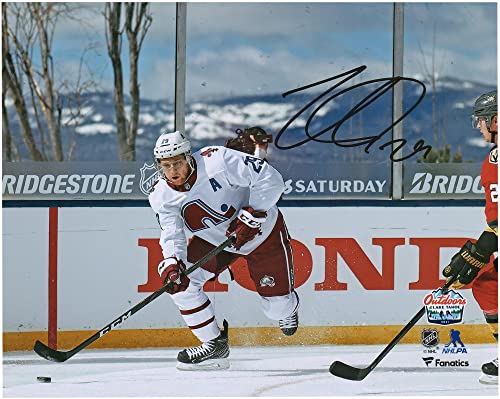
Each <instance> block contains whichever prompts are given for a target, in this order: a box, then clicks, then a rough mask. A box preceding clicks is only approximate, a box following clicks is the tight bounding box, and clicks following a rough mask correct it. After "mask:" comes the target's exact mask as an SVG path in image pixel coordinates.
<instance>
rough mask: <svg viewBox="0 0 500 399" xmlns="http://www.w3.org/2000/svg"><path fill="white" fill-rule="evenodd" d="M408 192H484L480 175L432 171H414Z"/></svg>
mask: <svg viewBox="0 0 500 399" xmlns="http://www.w3.org/2000/svg"><path fill="white" fill-rule="evenodd" d="M411 185H412V188H411V190H410V194H437V193H439V194H467V193H470V192H473V193H475V194H481V193H484V189H483V187H482V186H481V176H477V177H475V178H474V177H472V176H468V175H461V176H457V175H452V176H444V175H433V174H432V173H421V172H419V173H415V176H413V181H412V183H411Z"/></svg>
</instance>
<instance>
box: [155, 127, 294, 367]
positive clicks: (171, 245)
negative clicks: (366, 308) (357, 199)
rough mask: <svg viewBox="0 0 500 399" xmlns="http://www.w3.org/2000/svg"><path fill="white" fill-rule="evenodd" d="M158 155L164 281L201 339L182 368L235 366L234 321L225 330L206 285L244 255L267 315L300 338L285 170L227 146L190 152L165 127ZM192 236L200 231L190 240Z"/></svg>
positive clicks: (182, 357) (181, 358)
mask: <svg viewBox="0 0 500 399" xmlns="http://www.w3.org/2000/svg"><path fill="white" fill-rule="evenodd" d="M154 157H155V160H156V163H157V166H158V168H159V171H160V176H161V178H160V179H159V180H158V182H157V183H156V184H155V186H154V187H153V189H152V191H151V193H150V195H149V202H150V205H151V207H152V209H153V210H154V212H155V213H156V217H157V219H158V222H159V224H160V228H161V236H160V245H161V247H162V251H163V256H164V258H165V259H164V260H163V261H162V262H161V263H160V264H159V265H158V273H159V274H160V276H161V278H162V280H163V281H164V282H166V281H167V280H169V281H173V282H174V284H173V286H172V288H171V289H170V290H169V291H167V292H168V293H169V294H170V295H171V297H172V299H173V301H174V302H175V304H176V305H177V306H178V307H179V310H180V313H181V315H182V317H183V318H184V321H185V322H186V324H187V325H188V327H189V328H190V329H191V331H192V332H193V334H194V335H195V336H196V337H197V338H198V339H199V340H200V341H201V342H202V344H201V345H200V346H197V347H193V348H187V349H184V350H183V351H181V352H180V353H179V354H178V356H177V360H178V364H177V367H178V368H179V369H182V370H188V369H195V368H228V367H229V362H228V360H227V357H228V356H229V345H228V333H227V329H228V326H227V322H226V321H224V330H223V331H222V332H221V331H220V329H219V326H218V324H217V321H216V320H215V315H214V309H213V307H212V304H211V303H210V300H209V298H208V296H207V295H206V294H205V292H204V291H203V285H204V283H205V282H206V281H207V280H209V279H212V278H214V277H216V276H217V275H218V274H219V273H221V272H222V271H223V270H225V269H226V268H228V266H229V265H230V264H231V263H233V262H234V261H235V260H236V259H238V258H239V257H243V258H245V260H246V262H247V265H248V270H249V272H250V276H251V278H252V280H253V281H254V283H255V286H256V290H257V293H258V294H259V295H260V301H261V306H262V309H263V311H264V314H265V315H266V316H267V317H268V318H270V319H271V320H276V321H278V324H279V326H280V328H281V330H282V332H283V333H284V334H285V335H293V334H294V333H295V331H296V330H297V327H298V307H299V297H298V295H297V293H296V292H295V291H294V288H293V287H294V279H293V256H292V248H291V245H290V237H289V235H288V231H287V228H286V225H285V221H284V219H283V216H282V214H281V212H280V211H279V210H278V208H277V206H276V202H277V201H278V199H279V198H280V196H281V194H282V192H283V190H284V183H283V178H282V177H281V175H280V174H279V172H278V171H277V170H276V169H274V168H273V167H272V166H270V165H269V164H268V163H267V162H264V161H263V160H262V159H259V158H256V157H254V156H250V155H247V154H244V153H241V152H238V151H234V150H232V149H229V148H225V147H222V146H214V147H206V148H203V149H201V150H200V151H198V152H196V153H194V154H191V143H190V142H189V140H187V139H186V137H185V136H184V135H183V134H182V133H180V132H173V133H166V132H163V133H162V134H161V135H160V137H159V138H158V140H157V142H156V145H155V148H154ZM185 233H192V234H193V237H192V239H191V240H190V242H189V244H188V243H187V240H186V234H185ZM231 233H235V235H236V241H235V243H234V244H233V246H231V247H229V248H227V249H226V250H225V251H223V252H221V253H220V254H219V255H217V256H216V257H214V258H212V260H211V261H209V262H208V263H207V264H205V265H204V266H202V267H201V268H198V269H196V270H195V271H194V272H192V273H191V274H189V276H186V275H185V274H184V271H185V270H186V268H187V267H189V266H190V265H191V264H193V263H195V262H196V261H197V260H198V259H200V258H202V257H203V256H204V255H205V254H207V253H208V252H209V251H210V250H212V249H213V248H214V247H216V246H217V245H219V244H220V243H221V242H223V241H224V240H225V239H226V236H227V235H229V234H231Z"/></svg>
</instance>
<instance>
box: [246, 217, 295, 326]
mask: <svg viewBox="0 0 500 399" xmlns="http://www.w3.org/2000/svg"><path fill="white" fill-rule="evenodd" d="M245 260H246V261H247V264H248V271H249V273H250V277H251V278H252V280H253V281H254V283H255V287H256V289H257V292H258V293H259V295H260V296H261V304H262V309H263V311H264V314H265V315H266V316H267V317H268V318H269V319H271V320H277V321H278V323H279V326H280V328H281V330H282V331H283V333H284V334H285V335H293V334H294V333H295V332H296V331H297V328H298V324H299V318H298V309H299V296H298V294H297V292H295V291H294V275H293V252H292V246H291V244H290V236H289V234H288V231H287V229H286V225H285V222H284V220H283V216H282V215H281V212H280V213H278V219H277V221H276V225H275V226H274V229H273V231H272V232H271V234H270V235H269V237H268V238H267V239H266V240H265V241H264V242H263V243H262V244H261V245H260V246H259V247H258V248H257V249H256V250H255V251H253V252H252V253H251V254H250V255H248V256H245Z"/></svg>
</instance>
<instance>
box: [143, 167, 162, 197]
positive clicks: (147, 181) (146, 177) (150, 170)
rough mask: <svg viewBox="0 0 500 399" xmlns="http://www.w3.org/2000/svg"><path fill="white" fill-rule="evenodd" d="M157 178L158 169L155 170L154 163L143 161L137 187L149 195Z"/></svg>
mask: <svg viewBox="0 0 500 399" xmlns="http://www.w3.org/2000/svg"><path fill="white" fill-rule="evenodd" d="M158 178H159V175H158V171H157V170H156V168H155V165H154V163H152V164H151V165H149V164H147V163H145V164H144V165H143V166H142V168H141V181H140V183H139V188H140V189H141V191H142V193H143V194H144V195H149V193H150V192H151V189H152V188H153V186H154V184H155V183H156V181H157V180H158Z"/></svg>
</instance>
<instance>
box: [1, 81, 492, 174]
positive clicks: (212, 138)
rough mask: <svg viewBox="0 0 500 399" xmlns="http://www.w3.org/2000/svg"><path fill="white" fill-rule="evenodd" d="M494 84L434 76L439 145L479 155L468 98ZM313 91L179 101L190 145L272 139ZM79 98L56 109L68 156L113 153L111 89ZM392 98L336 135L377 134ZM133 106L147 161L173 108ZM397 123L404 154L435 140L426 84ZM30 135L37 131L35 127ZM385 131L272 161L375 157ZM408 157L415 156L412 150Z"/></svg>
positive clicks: (294, 138) (294, 136)
mask: <svg viewBox="0 0 500 399" xmlns="http://www.w3.org/2000/svg"><path fill="white" fill-rule="evenodd" d="M426 87H430V86H429V85H426ZM374 89H375V86H362V87H359V88H357V89H355V90H352V91H350V92H348V93H345V94H344V95H342V96H341V97H337V98H335V99H333V100H332V101H328V102H326V103H325V105H324V106H322V107H321V108H319V110H318V111H317V113H316V115H315V117H314V118H313V120H312V121H311V123H310V126H309V131H310V132H311V134H314V133H317V132H319V131H321V130H325V133H324V134H323V135H321V136H319V137H318V138H319V139H322V140H325V141H329V140H330V139H331V131H332V127H331V126H330V125H332V124H333V123H334V122H335V121H337V120H338V119H339V118H340V117H341V116H342V115H345V113H346V112H348V111H349V110H350V109H352V108H353V107H354V106H355V104H356V103H357V102H358V101H360V100H361V99H362V98H365V97H366V96H368V95H369V94H370V92H372V91H373V90H374ZM493 89H494V87H493V86H488V85H484V84H480V83H474V82H464V81H459V80H456V79H451V78H446V79H445V78H442V79H440V81H439V88H438V90H437V96H436V100H437V101H436V103H437V109H438V115H437V116H438V117H437V126H438V128H439V132H440V133H439V144H440V145H442V144H443V143H444V142H445V141H446V143H448V144H450V145H451V147H452V152H456V151H458V150H461V152H462V154H463V156H464V160H465V161H474V162H479V161H481V160H482V159H483V158H484V155H485V151H486V150H485V148H484V147H485V146H484V143H483V142H482V139H481V136H480V133H479V132H478V131H474V130H472V128H471V126H470V122H469V121H470V113H471V108H472V104H473V102H474V99H475V98H476V97H477V96H478V95H480V94H481V93H483V92H485V91H488V90H493ZM420 93H421V89H420V88H419V86H418V85H414V84H410V83H404V109H405V110H406V109H408V108H409V107H411V106H412V105H413V104H415V103H416V102H417V99H418V97H419V96H420ZM320 94H321V92H301V93H298V94H292V95H289V96H287V97H285V98H284V97H282V96H281V94H276V95H261V96H250V97H231V98H224V99H217V100H211V101H194V102H190V103H188V104H187V105H186V132H187V133H188V135H189V136H190V137H191V139H192V140H193V147H194V148H195V149H198V148H201V147H203V146H206V145H222V144H223V143H224V142H225V140H226V139H227V138H229V137H232V136H234V135H235V133H234V131H235V130H236V129H237V128H244V127H249V126H256V125H258V126H261V127H263V128H264V129H266V130H267V131H268V132H269V133H271V134H273V135H274V136H275V138H276V134H277V133H278V132H279V131H280V130H281V129H282V128H283V126H285V125H286V124H287V123H288V122H289V121H290V120H291V119H292V118H293V117H294V116H296V115H297V113H299V111H300V110H301V109H302V108H303V107H304V106H305V105H306V104H308V103H310V102H312V101H313V100H314V99H315V98H317V97H318V96H319V95H320ZM331 95H332V94H331V93H328V94H327V95H326V96H324V97H321V98H320V99H318V100H317V101H315V102H314V104H313V105H312V106H311V107H309V108H308V109H307V110H306V111H305V112H304V113H303V114H301V115H299V116H297V118H296V119H295V120H294V122H293V123H292V124H291V125H290V126H289V127H288V128H287V130H286V132H285V133H284V134H283V136H282V138H281V139H280V142H279V143H280V144H281V145H289V144H291V143H297V142H301V141H302V140H304V139H305V138H306V135H305V132H304V128H305V126H306V123H307V118H308V117H309V115H310V114H311V112H312V111H314V110H315V109H317V108H318V106H319V104H321V103H323V102H325V101H326V100H327V97H328V96H331ZM83 100H84V104H85V106H84V108H83V110H82V114H81V117H79V118H78V120H76V121H75V120H72V121H70V112H69V110H63V114H62V116H63V121H66V122H69V123H68V126H67V127H66V128H65V129H64V131H63V136H64V137H63V142H64V146H65V148H68V146H69V145H70V144H71V141H72V140H76V146H75V149H74V154H73V158H72V160H74V161H114V160H118V151H117V147H118V145H117V137H116V128H115V125H114V115H115V113H114V107H113V96H112V93H105V92H99V93H91V94H87V95H86V96H85V97H84V99H83ZM391 101H392V99H391V91H389V92H387V93H386V94H385V95H383V96H381V97H380V98H379V99H377V100H376V101H375V102H374V103H373V104H371V105H369V106H368V107H366V108H365V109H363V110H362V111H361V112H359V113H358V114H356V115H354V116H353V117H352V118H351V119H348V120H346V121H345V122H344V123H343V125H342V127H341V129H340V130H339V132H338V133H337V136H336V138H337V139H347V138H350V139H352V138H356V137H367V136H374V135H378V134H380V133H381V132H382V131H383V130H384V129H386V128H388V127H389V126H390V125H391V123H390V121H391ZM7 108H8V111H9V120H10V123H11V128H12V130H13V132H14V139H15V140H16V142H17V143H18V147H19V148H20V150H21V151H22V154H23V155H24V156H26V158H27V159H28V157H27V153H26V151H25V150H24V145H23V144H22V139H21V136H20V133H19V126H18V123H17V117H16V115H15V112H14V108H13V105H12V104H11V103H9V102H7ZM140 111H141V113H140V119H139V131H138V136H137V160H139V161H142V160H144V161H150V160H151V158H152V148H153V145H154V142H155V139H156V137H157V135H158V133H159V130H160V128H162V127H164V126H166V127H167V128H168V129H170V130H172V129H173V127H174V107H173V104H172V103H167V102H165V101H152V100H147V99H143V100H142V101H141V109H140ZM32 126H35V124H34V123H33V125H32ZM403 126H404V137H405V138H406V139H407V140H408V144H407V146H405V149H407V150H405V153H408V151H410V150H411V149H412V148H413V144H414V143H415V142H416V141H417V140H419V139H423V140H424V141H425V142H426V143H427V144H430V145H432V146H433V147H435V138H434V129H433V113H432V95H431V93H430V90H429V89H428V90H427V94H426V95H425V97H424V99H423V100H422V101H421V102H420V104H419V105H418V106H417V107H416V108H415V110H414V111H413V112H412V113H411V114H409V115H408V116H407V117H406V118H405V119H404V121H403ZM75 132H76V134H75ZM35 135H36V136H37V137H38V134H37V132H36V131H35ZM390 135H391V131H390V130H389V131H388V132H387V133H386V134H385V135H384V137H382V138H381V139H380V140H378V141H377V142H376V143H375V144H373V145H372V146H371V147H370V148H369V153H368V154H367V153H365V151H364V149H365V147H366V145H363V146H357V147H350V148H345V147H341V146H337V145H335V144H332V143H314V142H307V143H305V144H303V145H300V146H298V147H296V148H293V149H290V150H279V149H277V148H275V147H274V148H273V150H272V159H273V162H277V163H278V164H279V163H282V162H285V161H289V160H290V159H294V160H297V161H298V160H300V162H301V163H304V164H311V165H319V164H321V163H323V162H325V161H326V160H329V161H351V162H352V161H353V162H359V161H362V162H368V161H373V162H377V163H380V162H384V161H387V160H388V158H389V154H390V152H389V149H388V148H387V149H384V150H380V149H378V147H379V146H380V145H382V144H385V143H387V142H389V141H390ZM412 159H413V160H415V157H413V158H412Z"/></svg>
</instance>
